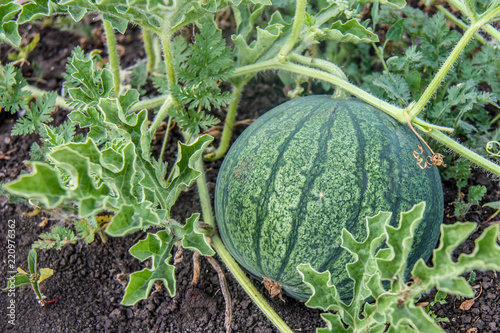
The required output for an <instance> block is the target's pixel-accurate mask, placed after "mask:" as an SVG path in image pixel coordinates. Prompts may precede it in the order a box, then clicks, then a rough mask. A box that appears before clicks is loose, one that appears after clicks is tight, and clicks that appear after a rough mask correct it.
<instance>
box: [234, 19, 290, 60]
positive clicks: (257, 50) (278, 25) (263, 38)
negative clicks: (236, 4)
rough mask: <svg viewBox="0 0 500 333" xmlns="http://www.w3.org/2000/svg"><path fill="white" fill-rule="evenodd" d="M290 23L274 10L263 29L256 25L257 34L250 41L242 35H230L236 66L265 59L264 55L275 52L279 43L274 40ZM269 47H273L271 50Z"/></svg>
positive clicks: (271, 54)
mask: <svg viewBox="0 0 500 333" xmlns="http://www.w3.org/2000/svg"><path fill="white" fill-rule="evenodd" d="M289 27H290V25H289V24H287V23H285V21H284V20H283V18H282V17H281V14H280V13H279V12H274V13H273V15H272V16H271V19H270V21H269V24H268V25H267V26H266V28H265V29H262V28H260V27H256V31H257V36H256V38H255V39H254V40H252V41H251V42H248V41H247V39H246V38H245V37H244V36H242V35H237V36H234V35H233V36H232V37H231V38H232V39H233V42H234V46H235V54H236V59H237V64H238V66H244V65H249V64H253V63H255V62H256V61H257V60H259V59H261V60H265V59H267V57H266V56H264V55H265V54H266V53H267V52H269V54H270V55H269V56H273V55H275V54H277V52H278V51H279V45H277V44H276V43H275V42H276V41H277V40H278V38H280V36H282V35H283V31H284V30H285V29H287V28H289ZM270 48H273V50H272V52H271V51H270Z"/></svg>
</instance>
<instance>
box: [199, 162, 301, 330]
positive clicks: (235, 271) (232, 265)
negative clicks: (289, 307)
mask: <svg viewBox="0 0 500 333" xmlns="http://www.w3.org/2000/svg"><path fill="white" fill-rule="evenodd" d="M196 169H198V171H201V175H200V176H199V177H198V179H197V180H196V184H197V186H198V193H199V195H200V203H201V211H202V214H203V220H204V222H205V223H207V224H208V225H210V226H211V227H213V230H214V234H213V235H212V237H211V239H212V246H213V248H214V250H215V251H216V252H217V254H218V255H219V257H220V258H221V259H222V261H223V262H224V264H225V265H226V267H227V268H228V269H229V271H230V272H231V274H232V275H233V276H234V278H235V279H236V281H238V283H239V284H240V285H241V286H242V287H243V289H244V290H245V292H246V293H247V294H248V296H250V298H251V299H252V301H254V303H255V304H256V305H257V306H258V307H259V309H260V310H261V311H262V312H263V313H264V314H265V315H266V317H267V318H269V320H270V321H271V322H272V323H273V324H274V326H276V328H278V329H279V330H280V332H283V333H288V332H289V333H293V331H292V329H291V328H290V327H288V325H287V324H286V323H285V321H284V320H283V319H282V318H281V317H280V316H279V315H278V314H277V313H276V311H274V309H273V308H272V307H271V305H269V303H268V302H267V301H266V300H265V298H264V296H262V294H261V293H260V292H259V291H258V290H257V288H255V286H254V285H253V284H252V282H251V281H250V279H249V278H248V277H247V276H246V274H245V273H244V272H243V270H242V269H241V268H240V266H239V265H238V263H236V261H235V260H234V258H233V257H232V256H231V254H230V253H229V252H228V251H227V249H226V247H225V246H224V243H222V239H221V238H220V236H219V234H218V233H217V228H216V226H215V219H214V215H213V211H212V203H211V201H210V193H209V191H208V186H207V181H206V177H205V172H204V163H203V160H202V159H201V158H199V159H198V161H197V162H196Z"/></svg>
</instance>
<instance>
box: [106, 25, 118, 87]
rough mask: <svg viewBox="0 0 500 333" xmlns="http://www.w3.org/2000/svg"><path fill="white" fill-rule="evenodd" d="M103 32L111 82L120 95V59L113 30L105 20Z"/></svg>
mask: <svg viewBox="0 0 500 333" xmlns="http://www.w3.org/2000/svg"><path fill="white" fill-rule="evenodd" d="M102 23H103V26H104V33H105V34H106V44H107V48H108V57H109V66H110V67H111V73H113V83H114V85H115V94H116V96H119V95H120V60H119V59H118V49H117V48H116V37H115V30H114V29H113V27H112V26H111V23H109V22H108V21H106V20H103V21H102Z"/></svg>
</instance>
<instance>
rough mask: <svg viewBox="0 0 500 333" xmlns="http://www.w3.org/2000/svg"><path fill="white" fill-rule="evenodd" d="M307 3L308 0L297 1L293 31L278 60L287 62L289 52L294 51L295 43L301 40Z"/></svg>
mask: <svg viewBox="0 0 500 333" xmlns="http://www.w3.org/2000/svg"><path fill="white" fill-rule="evenodd" d="M306 5H307V0H297V2H296V6H295V16H294V17H293V20H292V21H293V25H292V32H291V33H290V36H289V37H288V39H287V40H286V42H285V44H284V45H283V47H282V48H281V50H280V52H279V53H278V56H277V57H278V60H279V61H280V62H281V63H286V62H287V57H288V54H289V53H290V52H291V51H292V49H293V48H294V47H295V44H297V41H298V40H299V37H300V32H301V30H302V25H303V23H304V18H305V15H306Z"/></svg>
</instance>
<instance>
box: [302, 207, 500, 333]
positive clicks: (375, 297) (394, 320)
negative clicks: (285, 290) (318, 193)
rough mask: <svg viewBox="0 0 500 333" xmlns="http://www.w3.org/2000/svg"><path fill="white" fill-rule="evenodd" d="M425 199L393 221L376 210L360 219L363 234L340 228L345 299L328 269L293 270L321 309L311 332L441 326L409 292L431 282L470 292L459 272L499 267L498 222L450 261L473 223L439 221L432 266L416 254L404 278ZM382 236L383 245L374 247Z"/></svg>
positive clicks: (434, 329) (421, 329)
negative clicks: (348, 284)
mask: <svg viewBox="0 0 500 333" xmlns="http://www.w3.org/2000/svg"><path fill="white" fill-rule="evenodd" d="M424 209H425V203H420V204H418V205H415V206H414V207H413V208H412V209H411V210H410V211H408V212H405V213H402V214H401V215H400V220H399V225H398V227H397V228H394V227H392V226H390V225H389V221H390V216H391V213H384V212H381V213H379V214H378V215H376V216H374V217H368V218H367V220H366V229H367V237H366V239H365V240H363V241H357V240H355V239H353V237H352V235H351V234H350V233H349V232H347V231H346V230H345V229H344V231H343V233H342V247H343V248H345V249H346V250H348V251H349V252H350V253H351V254H352V255H353V257H354V261H353V262H351V263H349V264H347V265H346V269H347V272H348V274H349V276H350V278H351V279H352V280H353V282H354V287H353V298H352V300H351V301H350V302H349V303H345V301H344V300H342V299H340V297H339V295H338V293H337V289H336V288H335V286H334V285H332V284H331V283H330V272H328V271H326V272H322V273H319V272H317V271H315V270H314V269H312V267H311V266H310V265H309V264H301V265H299V266H298V270H299V272H300V274H301V275H302V277H303V281H304V282H305V283H307V284H308V285H309V286H310V288H311V290H312V291H313V295H312V296H311V298H310V299H309V301H308V302H307V303H306V305H307V306H309V307H313V308H319V309H322V310H324V311H326V310H335V311H337V313H336V314H332V313H325V314H322V318H323V319H324V320H325V321H326V323H327V328H324V329H318V330H317V332H443V331H442V329H441V328H440V327H439V326H438V325H436V323H435V321H434V320H433V318H431V317H430V316H429V315H428V314H427V313H426V311H425V310H424V309H423V308H422V307H418V306H416V305H415V301H414V298H415V297H417V296H419V295H420V294H422V293H424V292H426V291H428V290H430V289H432V288H437V289H438V290H440V291H441V292H443V293H446V294H454V295H460V296H465V297H472V296H473V295H474V291H473V290H472V288H471V287H470V285H469V284H468V283H467V281H466V280H465V279H464V278H463V277H461V275H462V274H464V273H465V272H467V271H470V270H473V269H495V270H498V269H499V268H500V246H499V245H498V244H497V240H496V239H497V237H498V236H499V226H498V225H495V226H491V227H489V228H487V229H486V230H484V232H483V234H482V235H481V236H480V237H479V238H478V239H477V240H476V242H475V244H476V246H475V248H474V251H473V252H472V253H471V254H461V255H460V256H459V257H458V260H457V261H456V262H455V261H454V260H453V258H452V253H453V251H454V250H455V249H456V248H457V246H458V245H460V244H461V243H462V242H463V241H464V240H465V239H467V238H468V237H469V235H470V234H471V233H472V232H473V231H474V230H475V228H476V225H475V224H474V223H470V222H467V223H457V224H454V225H442V226H441V240H440V243H439V246H438V248H437V249H436V250H435V251H434V254H433V257H432V267H429V266H426V264H425V262H424V261H423V260H422V259H420V260H419V261H418V262H417V263H416V264H415V266H414V268H413V270H412V276H413V277H412V281H411V282H410V283H405V282H406V281H405V278H404V267H405V266H406V260H407V255H408V252H409V249H410V247H411V244H412V238H413V232H414V230H415V228H416V226H417V225H418V223H420V221H421V219H422V215H423V212H424ZM383 242H385V243H386V246H387V247H382V248H380V245H381V244H382V243H383Z"/></svg>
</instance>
